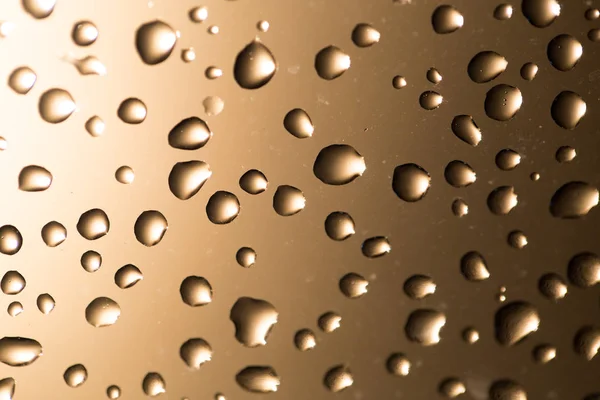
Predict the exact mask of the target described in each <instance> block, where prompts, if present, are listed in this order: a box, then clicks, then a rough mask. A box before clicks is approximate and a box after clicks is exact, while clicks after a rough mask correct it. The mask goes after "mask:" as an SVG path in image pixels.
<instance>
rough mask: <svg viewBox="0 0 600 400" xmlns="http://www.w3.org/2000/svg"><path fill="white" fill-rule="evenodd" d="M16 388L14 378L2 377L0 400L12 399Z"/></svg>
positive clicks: (0, 381)
mask: <svg viewBox="0 0 600 400" xmlns="http://www.w3.org/2000/svg"><path fill="white" fill-rule="evenodd" d="M16 389H17V382H16V381H15V380H14V378H4V379H1V380H0V399H2V400H13V396H14V395H15V390H16Z"/></svg>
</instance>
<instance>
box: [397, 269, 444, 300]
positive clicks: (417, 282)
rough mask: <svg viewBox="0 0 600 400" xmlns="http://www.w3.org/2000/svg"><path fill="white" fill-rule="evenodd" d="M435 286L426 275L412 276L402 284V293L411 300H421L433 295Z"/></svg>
mask: <svg viewBox="0 0 600 400" xmlns="http://www.w3.org/2000/svg"><path fill="white" fill-rule="evenodd" d="M436 287H437V285H436V284H435V282H434V281H433V279H432V278H431V277H429V276H427V275H418V274H417V275H413V276H411V277H410V278H408V279H407V280H406V281H405V282H404V293H406V295H407V296H408V297H410V298H411V299H413V300H421V299H424V298H426V297H428V296H430V295H432V294H434V293H435V289H436Z"/></svg>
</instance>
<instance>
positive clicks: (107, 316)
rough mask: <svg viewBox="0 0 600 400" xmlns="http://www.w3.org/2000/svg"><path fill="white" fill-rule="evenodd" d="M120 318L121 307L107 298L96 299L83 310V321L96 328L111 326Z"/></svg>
mask: <svg viewBox="0 0 600 400" xmlns="http://www.w3.org/2000/svg"><path fill="white" fill-rule="evenodd" d="M120 316H121V307H120V306H119V304H117V302H116V301H114V300H112V299H109V298H108V297H97V298H95V299H94V300H92V301H91V302H90V304H88V306H87V307H86V308H85V319H86V320H87V322H88V323H89V324H90V325H92V326H94V327H96V328H103V327H106V326H111V325H113V324H115V323H116V322H117V320H118V319H119V317H120Z"/></svg>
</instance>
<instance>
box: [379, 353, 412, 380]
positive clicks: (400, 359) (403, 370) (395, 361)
mask: <svg viewBox="0 0 600 400" xmlns="http://www.w3.org/2000/svg"><path fill="white" fill-rule="evenodd" d="M385 366H386V368H387V370H388V372H389V373H390V374H392V375H395V376H408V374H409V373H410V368H411V362H410V360H409V359H408V357H406V355H404V354H403V353H392V354H391V355H390V356H389V357H388V359H387V361H386V363H385Z"/></svg>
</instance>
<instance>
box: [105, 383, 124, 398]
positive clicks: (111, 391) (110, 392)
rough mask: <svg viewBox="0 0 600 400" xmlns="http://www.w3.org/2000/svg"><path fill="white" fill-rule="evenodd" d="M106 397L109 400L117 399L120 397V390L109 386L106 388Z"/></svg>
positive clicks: (114, 386)
mask: <svg viewBox="0 0 600 400" xmlns="http://www.w3.org/2000/svg"><path fill="white" fill-rule="evenodd" d="M106 396H107V397H108V398H109V399H110V400H116V399H118V398H119V397H121V388H120V387H118V386H117V385H110V386H109V387H108V388H106Z"/></svg>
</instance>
